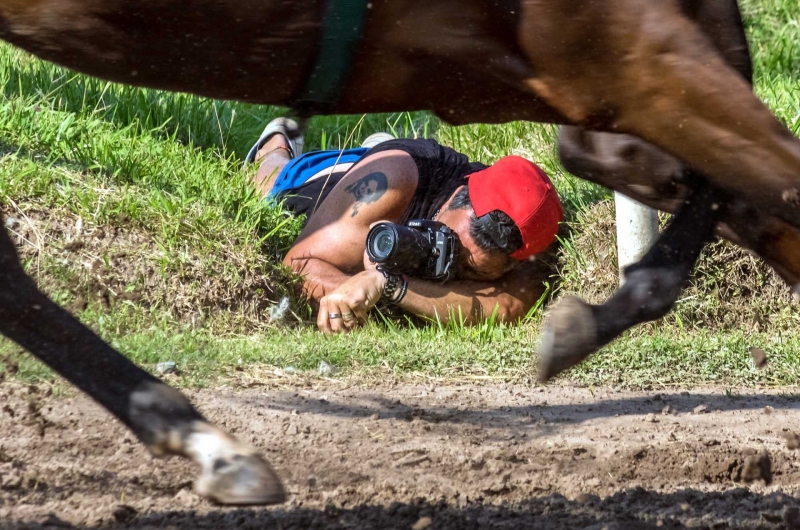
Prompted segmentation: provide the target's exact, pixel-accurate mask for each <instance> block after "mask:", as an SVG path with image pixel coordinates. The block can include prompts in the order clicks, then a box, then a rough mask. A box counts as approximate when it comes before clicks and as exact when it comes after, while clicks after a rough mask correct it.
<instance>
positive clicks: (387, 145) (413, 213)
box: [277, 138, 487, 223]
mask: <svg viewBox="0 0 800 530" xmlns="http://www.w3.org/2000/svg"><path fill="white" fill-rule="evenodd" d="M395 150H396V151H405V152H406V153H408V154H409V155H410V156H411V158H413V159H414V162H415V163H416V164H417V170H418V172H419V181H418V183H417V189H416V191H415V192H414V196H413V197H412V199H411V204H410V205H409V207H408V209H406V212H405V214H404V215H403V218H402V220H401V222H402V223H406V222H408V221H411V220H412V219H432V218H433V217H434V216H435V215H436V212H438V211H439V209H440V208H441V207H442V205H443V204H444V203H445V202H447V200H448V199H449V198H450V196H451V195H452V194H453V192H455V190H456V189H458V188H459V187H460V186H463V185H464V184H466V177H467V175H469V174H471V173H475V172H476V171H480V170H482V169H485V168H486V167H487V166H486V165H484V164H481V163H480V162H470V161H469V159H468V158H467V156H466V155H464V154H461V153H459V152H458V151H455V150H453V149H450V148H449V147H445V146H443V145H441V144H439V143H438V142H437V141H436V140H430V139H418V140H412V139H408V138H399V139H397V140H389V141H387V142H383V143H382V144H379V145H377V146H375V147H374V148H372V149H370V150H369V151H367V152H366V153H365V154H364V156H362V157H361V158H362V159H363V158H364V157H367V156H370V155H372V154H375V153H380V152H381V151H395ZM356 163H357V162H356ZM346 174H347V173H344V172H343V173H334V174H333V175H331V176H330V177H329V178H318V179H316V180H313V181H311V182H309V183H307V184H304V185H302V186H298V187H296V188H293V189H290V190H286V191H285V192H283V193H281V194H280V195H279V196H278V197H277V198H278V199H279V200H280V199H282V198H285V201H286V202H285V203H284V205H285V207H286V208H288V209H289V210H290V211H292V212H294V213H295V214H297V215H303V214H306V215H308V216H309V217H310V216H311V214H313V212H314V211H316V209H318V208H319V205H320V204H322V203H323V202H324V201H325V199H326V198H327V197H328V194H329V193H330V192H331V191H332V190H333V188H334V187H335V186H336V184H338V183H339V181H340V180H341V179H342V178H343V177H344V176H345V175H346Z"/></svg>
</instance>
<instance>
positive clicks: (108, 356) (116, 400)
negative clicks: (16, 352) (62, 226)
mask: <svg viewBox="0 0 800 530" xmlns="http://www.w3.org/2000/svg"><path fill="white" fill-rule="evenodd" d="M0 223H2V215H0ZM0 332H2V334H3V335H5V336H6V337H8V338H10V339H11V340H13V341H14V342H16V343H17V344H19V345H20V346H22V347H23V348H25V349H26V350H28V351H29V352H31V353H32V354H34V355H35V356H36V357H38V358H39V359H40V360H41V361H42V362H44V363H45V364H47V365H48V366H50V367H51V368H52V369H53V370H55V371H56V372H58V373H59V374H60V375H62V376H63V377H64V378H66V379H67V380H69V381H70V382H71V383H72V384H74V385H75V386H77V387H78V388H80V389H81V390H83V391H84V392H86V393H87V394H89V395H90V396H91V397H92V398H94V399H95V400H96V401H97V402H99V403H100V404H101V405H103V406H104V407H105V408H106V409H108V410H109V411H110V412H111V413H112V414H114V416H116V417H117V418H118V419H119V420H120V421H122V422H123V423H124V424H125V425H127V426H128V427H129V428H130V429H131V430H132V431H133V432H134V433H135V434H136V436H137V437H138V438H139V439H140V440H141V441H142V442H143V443H144V444H145V445H146V446H147V447H148V449H149V450H150V451H151V452H152V453H153V454H155V455H164V454H177V455H181V456H184V457H188V458H191V459H192V460H194V461H195V462H196V463H198V464H200V466H201V468H202V470H201V474H200V477H199V479H198V480H197V482H196V484H195V487H196V489H197V491H198V493H200V494H201V495H204V496H206V497H209V498H211V499H212V500H215V501H217V502H220V503H224V504H270V503H276V502H283V500H284V498H285V493H284V491H283V488H282V486H281V483H280V480H279V479H278V477H277V476H276V475H275V473H274V472H273V471H272V469H271V468H270V466H269V464H267V462H266V461H265V460H263V459H262V457H261V456H260V455H258V454H257V453H256V452H255V450H254V449H252V448H251V447H249V446H247V445H245V444H242V443H240V442H238V441H237V440H235V439H234V438H233V437H231V436H230V435H228V434H227V433H225V432H223V431H221V430H220V429H218V428H216V427H214V426H213V425H211V424H210V423H208V422H207V421H206V420H205V419H204V418H203V417H202V416H201V415H200V413H199V412H197V411H196V410H195V409H194V408H193V407H192V406H191V404H190V403H189V401H188V400H187V399H186V398H185V397H184V396H183V394H181V393H180V392H178V391H177V390H175V389H173V388H171V387H169V386H167V385H165V384H164V383H162V382H160V381H159V380H158V379H156V378H155V377H153V376H151V375H150V374H148V373H147V372H145V371H144V370H142V369H140V368H139V367H137V366H136V365H135V364H133V363H132V362H130V361H129V360H128V359H126V358H125V357H123V356H122V355H121V354H120V353H118V352H117V351H116V350H114V349H113V348H111V347H110V346H109V345H108V344H106V343H105V342H103V341H102V340H101V339H100V338H99V337H98V336H97V335H95V334H94V333H93V332H92V331H90V330H89V329H87V328H86V327H85V326H83V325H82V324H81V323H80V322H78V321H77V320H76V319H75V318H73V317H72V316H71V315H69V314H68V313H67V312H66V311H64V310H63V309H61V308H60V307H58V306H57V305H56V304H54V303H53V302H52V301H51V300H50V299H49V298H47V296H45V295H44V294H43V293H42V292H41V291H39V289H38V288H37V287H36V285H35V284H34V282H33V280H31V279H30V278H29V277H28V276H27V275H26V274H25V272H24V271H23V269H22V266H21V265H20V263H19V259H18V258H17V253H16V249H15V248H14V245H13V243H12V241H11V239H10V237H9V235H8V233H7V232H6V230H5V229H2V228H0Z"/></svg>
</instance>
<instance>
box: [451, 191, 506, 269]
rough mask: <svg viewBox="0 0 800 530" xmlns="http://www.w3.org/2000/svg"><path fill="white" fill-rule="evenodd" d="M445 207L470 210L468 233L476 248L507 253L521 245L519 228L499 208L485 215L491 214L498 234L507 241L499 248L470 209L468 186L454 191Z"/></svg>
mask: <svg viewBox="0 0 800 530" xmlns="http://www.w3.org/2000/svg"><path fill="white" fill-rule="evenodd" d="M447 209H448V210H466V209H469V210H470V223H469V235H470V236H472V239H473V240H474V241H475V244H476V245H478V248H480V249H481V250H483V251H484V252H492V253H502V254H506V255H509V254H512V253H513V252H515V251H516V250H517V249H518V248H520V247H521V246H522V233H520V231H519V228H518V227H517V225H516V224H515V223H514V221H512V220H511V218H510V217H509V216H508V215H506V214H505V213H503V212H501V211H500V210H492V211H491V212H489V213H488V214H486V215H489V216H491V218H492V220H494V222H495V225H496V226H497V230H498V232H499V233H500V236H501V237H505V239H506V241H508V246H507V247H506V248H500V246H499V245H498V244H497V243H496V242H495V240H494V239H493V238H492V236H491V235H490V234H489V232H487V231H486V229H485V228H484V227H483V225H482V224H481V223H479V222H478V218H477V217H476V216H475V212H474V211H473V210H472V201H470V199H469V188H467V186H463V187H462V188H461V189H460V190H458V191H457V192H456V194H455V195H454V196H453V200H452V201H451V202H450V206H448V207H447Z"/></svg>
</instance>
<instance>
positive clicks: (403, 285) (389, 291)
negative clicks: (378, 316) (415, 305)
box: [377, 265, 408, 305]
mask: <svg viewBox="0 0 800 530" xmlns="http://www.w3.org/2000/svg"><path fill="white" fill-rule="evenodd" d="M377 269H378V270H379V271H380V272H381V274H383V277H384V278H386V285H384V286H383V294H382V295H381V300H385V301H386V302H389V303H391V304H395V305H396V304H398V303H400V300H402V299H403V297H404V296H405V295H406V291H407V290H408V280H406V279H405V278H404V277H403V276H401V275H400V274H394V273H392V272H389V271H387V270H386V269H384V268H383V267H382V266H380V265H379V266H378V267H377Z"/></svg>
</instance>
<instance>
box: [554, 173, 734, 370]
mask: <svg viewBox="0 0 800 530" xmlns="http://www.w3.org/2000/svg"><path fill="white" fill-rule="evenodd" d="M695 186H697V187H696V188H695V189H694V190H693V192H692V193H691V194H690V196H689V197H688V198H687V199H686V200H685V204H684V206H683V207H682V208H681V209H680V210H679V211H678V213H677V214H676V215H675V217H674V218H673V219H672V221H671V222H670V224H669V226H668V227H667V228H666V229H665V230H664V232H663V233H662V234H661V235H660V236H659V238H658V240H657V241H656V242H655V244H654V245H653V246H652V248H651V249H650V250H649V251H648V252H647V254H646V255H645V256H644V257H643V258H642V259H641V260H640V261H639V262H638V263H636V264H634V265H631V266H629V267H627V268H626V269H625V284H624V285H623V286H622V287H620V289H618V290H617V292H616V293H615V294H614V295H613V296H612V297H611V298H609V299H608V300H607V301H606V302H605V303H604V304H602V305H590V304H587V303H585V302H584V301H582V300H580V299H579V298H576V297H573V296H570V297H567V298H564V299H563V300H562V301H561V302H560V303H559V304H558V305H557V306H556V307H555V309H553V311H552V312H551V314H550V316H549V317H548V321H547V324H546V327H545V331H544V334H543V337H542V342H541V345H540V348H539V377H540V378H541V379H542V380H543V381H546V380H548V379H550V378H552V377H554V376H556V375H558V374H559V373H561V372H562V371H564V370H567V369H568V368H571V367H573V366H575V365H576V364H578V363H580V362H582V361H584V360H585V359H586V358H588V357H589V356H590V355H591V354H592V353H594V352H595V351H597V350H598V349H599V348H601V347H602V346H604V345H606V344H608V343H609V342H611V341H612V340H614V339H615V338H616V337H618V336H620V335H621V334H622V333H623V332H624V331H626V330H628V329H630V328H631V327H633V326H635V325H636V324H641V323H643V322H647V321H650V320H656V319H659V318H661V317H663V316H664V315H666V314H667V312H668V311H669V310H670V308H672V306H673V304H674V303H675V301H676V300H677V299H678V295H679V294H680V292H681V290H682V289H683V287H684V286H685V284H686V282H687V280H688V279H689V274H690V273H691V271H692V268H693V267H694V264H695V262H696V261H697V258H698V257H699V256H700V252H701V251H702V250H703V247H704V246H705V245H706V243H708V242H710V241H711V240H713V238H714V229H715V227H716V225H717V222H718V219H719V216H720V215H721V213H722V210H723V208H724V203H723V201H722V199H720V197H719V195H718V193H716V192H714V190H713V189H711V188H710V187H709V186H707V185H705V184H703V183H701V182H700V181H696V184H695Z"/></svg>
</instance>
